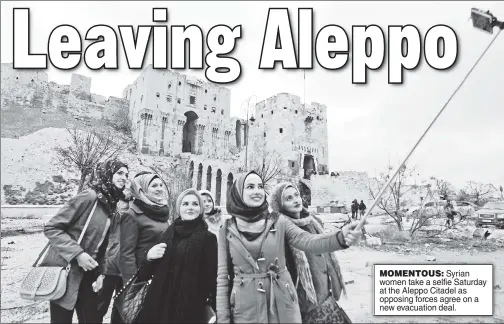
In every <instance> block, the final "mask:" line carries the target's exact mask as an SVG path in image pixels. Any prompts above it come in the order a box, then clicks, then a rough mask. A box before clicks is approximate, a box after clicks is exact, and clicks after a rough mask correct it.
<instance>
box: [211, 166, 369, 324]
mask: <svg viewBox="0 0 504 324" xmlns="http://www.w3.org/2000/svg"><path fill="white" fill-rule="evenodd" d="M226 209H227V211H228V213H229V214H230V215H232V218H231V219H229V220H227V221H226V223H225V224H224V226H223V227H222V228H221V230H220V232H219V252H218V260H219V261H218V273H217V322H218V323H230V322H234V323H301V313H300V309H299V304H298V297H297V293H296V290H295V287H294V282H293V281H292V278H291V275H290V273H289V272H288V271H287V268H286V259H285V245H286V243H287V244H289V245H291V246H294V247H295V248H297V249H299V250H302V251H305V252H310V253H327V252H332V251H336V250H341V249H345V248H348V247H349V246H350V245H352V244H354V243H355V242H356V241H357V240H358V237H359V235H360V231H353V229H354V228H355V224H352V225H350V226H348V227H344V228H343V230H341V231H337V232H334V233H328V234H310V233H308V232H306V231H303V230H302V229H300V228H299V227H298V226H296V225H295V224H294V223H292V221H290V220H289V219H288V218H287V217H286V216H284V215H282V214H280V213H277V212H272V213H270V212H269V211H268V203H267V202H266V194H265V191H264V183H263V181H262V180H261V178H260V177H259V175H258V174H257V173H256V172H254V171H250V172H248V173H246V174H242V175H241V176H240V177H239V178H238V179H236V180H235V181H234V183H233V185H232V187H231V189H230V190H229V191H228V196H227V202H226Z"/></svg>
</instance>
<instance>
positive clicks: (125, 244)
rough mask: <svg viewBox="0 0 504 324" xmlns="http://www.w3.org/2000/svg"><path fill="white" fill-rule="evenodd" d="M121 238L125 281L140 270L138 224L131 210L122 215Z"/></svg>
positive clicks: (122, 267)
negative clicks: (137, 255)
mask: <svg viewBox="0 0 504 324" xmlns="http://www.w3.org/2000/svg"><path fill="white" fill-rule="evenodd" d="M120 224H121V225H120V226H121V227H120V231H119V232H120V239H119V249H120V250H119V269H120V270H121V276H122V278H123V282H127V281H128V280H129V279H130V278H131V277H132V276H133V275H134V274H135V273H136V271H137V270H138V267H137V260H136V247H137V242H138V224H137V220H136V218H135V216H134V214H132V213H131V212H125V213H124V214H123V215H122V216H121V223H120Z"/></svg>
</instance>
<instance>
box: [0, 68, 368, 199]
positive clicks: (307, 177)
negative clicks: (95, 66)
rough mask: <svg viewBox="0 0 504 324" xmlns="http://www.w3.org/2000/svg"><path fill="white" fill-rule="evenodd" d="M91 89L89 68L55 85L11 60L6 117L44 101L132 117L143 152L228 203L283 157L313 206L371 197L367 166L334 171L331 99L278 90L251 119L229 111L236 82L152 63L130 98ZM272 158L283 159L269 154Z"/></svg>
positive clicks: (59, 109)
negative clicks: (250, 177)
mask: <svg viewBox="0 0 504 324" xmlns="http://www.w3.org/2000/svg"><path fill="white" fill-rule="evenodd" d="M90 89H91V78H89V77H85V76H82V75H77V74H72V77H71V83H70V85H58V84H56V83H54V82H48V77H47V74H46V73H45V72H41V71H39V72H37V71H28V70H24V71H23V70H13V69H12V65H11V64H2V114H3V113H14V111H16V112H17V111H21V110H23V109H33V108H34V107H37V108H39V109H40V110H41V111H42V112H43V113H44V112H45V113H49V112H56V113H65V114H69V115H72V116H74V117H75V118H93V119H103V120H107V121H109V122H111V123H115V124H120V123H124V122H125V121H127V122H128V123H129V124H130V125H131V133H132V136H133V139H134V140H135V142H136V144H137V145H136V147H137V149H138V151H139V153H141V154H149V155H156V156H166V157H176V158H179V159H180V161H181V163H183V164H185V165H186V167H187V170H188V172H189V174H190V175H191V177H192V182H193V185H194V186H195V187H196V188H198V189H207V190H210V191H211V192H212V193H213V194H214V195H215V200H216V201H215V202H216V204H217V205H224V204H225V199H226V191H227V188H228V187H229V186H230V185H231V183H232V181H233V179H234V178H235V177H236V176H237V175H238V174H240V173H241V172H244V170H246V169H247V168H251V167H254V166H256V165H257V164H261V163H264V162H265V161H266V163H275V164H277V167H278V168H279V169H280V170H281V172H280V174H279V176H278V180H281V179H287V178H289V179H292V180H293V181H294V182H296V183H297V184H298V186H299V187H300V190H301V191H302V194H303V198H304V199H305V201H306V202H307V203H308V204H309V205H310V206H312V207H315V206H328V205H329V204H330V203H331V202H333V203H335V202H339V203H344V204H348V203H349V202H350V201H351V200H353V199H354V198H355V199H357V198H359V199H365V200H366V199H367V198H368V193H367V189H366V188H365V185H366V184H367V175H366V173H362V172H352V171H349V172H343V171H338V172H336V170H329V168H328V149H329V144H328V135H327V107H326V106H325V105H323V104H319V103H315V102H312V103H311V104H303V103H302V102H301V100H300V98H299V97H298V96H296V95H293V94H288V93H278V94H276V95H275V96H272V97H270V98H267V99H266V100H263V101H259V102H257V103H255V106H253V103H254V102H253V100H250V103H252V105H251V106H250V108H251V109H250V110H249V114H248V119H246V118H239V117H235V116H231V115H230V110H231V91H230V90H229V89H228V88H225V87H222V86H219V85H216V84H213V83H209V82H204V81H202V80H200V79H197V78H195V77H192V76H188V75H183V74H180V73H178V72H175V71H171V70H155V69H153V68H152V66H150V65H149V66H148V67H146V68H145V69H144V70H143V71H142V72H141V74H140V76H139V77H138V78H137V79H136V80H135V81H134V82H133V84H131V85H128V86H127V87H126V88H125V89H124V91H123V97H122V98H116V97H109V98H106V97H104V96H100V95H96V94H92V93H91V92H90ZM247 104H249V102H245V103H244V105H247ZM243 115H244V116H242V117H245V116H246V114H245V113H243ZM2 137H4V134H2ZM272 155H275V156H278V160H275V162H271V161H270V160H268V159H267V158H268V157H270V156H272ZM267 167H268V166H267ZM336 175H337V176H336ZM274 183H275V181H273V182H272V183H271V184H274Z"/></svg>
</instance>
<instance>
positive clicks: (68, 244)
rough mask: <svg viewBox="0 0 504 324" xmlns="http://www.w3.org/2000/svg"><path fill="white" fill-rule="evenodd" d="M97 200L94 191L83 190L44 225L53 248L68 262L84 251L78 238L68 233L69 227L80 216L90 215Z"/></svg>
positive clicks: (45, 232)
mask: <svg viewBox="0 0 504 324" xmlns="http://www.w3.org/2000/svg"><path fill="white" fill-rule="evenodd" d="M95 201H96V194H95V193H94V191H82V192H80V193H79V194H77V195H76V196H74V197H73V198H71V199H70V200H69V201H68V202H67V203H65V205H63V207H61V209H60V210H58V212H57V213H56V215H54V216H53V217H52V218H51V219H50V220H49V222H47V224H45V225H44V235H45V236H46V237H47V238H48V239H49V242H50V244H51V246H52V248H54V249H55V250H56V251H57V252H58V253H59V255H60V256H61V257H62V258H63V259H65V261H67V262H68V263H70V262H71V261H72V260H73V259H74V258H76V257H77V256H78V255H79V254H81V253H82V252H84V250H83V249H82V247H81V246H80V245H79V244H77V239H78V238H75V239H73V238H72V237H71V236H70V235H69V234H68V229H69V228H70V227H71V226H72V225H73V224H74V223H75V222H76V221H77V220H78V219H79V218H80V217H88V216H89V215H88V213H89V212H91V209H92V208H93V204H94V203H95ZM86 211H88V213H86ZM83 226H84V225H83Z"/></svg>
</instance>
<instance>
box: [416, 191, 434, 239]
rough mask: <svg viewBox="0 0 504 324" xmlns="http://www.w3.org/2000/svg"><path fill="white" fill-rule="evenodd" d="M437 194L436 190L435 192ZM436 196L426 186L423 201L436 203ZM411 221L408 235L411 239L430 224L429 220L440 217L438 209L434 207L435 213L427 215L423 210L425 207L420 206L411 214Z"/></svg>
mask: <svg viewBox="0 0 504 324" xmlns="http://www.w3.org/2000/svg"><path fill="white" fill-rule="evenodd" d="M436 192H437V190H436ZM438 197H439V196H438V195H436V193H435V192H433V191H432V189H431V186H430V185H428V186H427V197H426V199H425V200H424V201H431V202H435V203H437V200H438ZM412 216H413V220H412V221H411V227H410V230H409V232H410V234H411V236H412V237H413V235H415V234H416V233H417V232H418V231H419V230H422V229H423V228H424V226H428V225H430V224H431V220H432V219H435V218H437V217H439V216H440V213H439V209H438V208H437V207H436V212H434V213H427V212H426V210H425V205H424V204H422V205H421V206H420V209H418V210H417V211H415V212H414V213H413V215H412Z"/></svg>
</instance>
